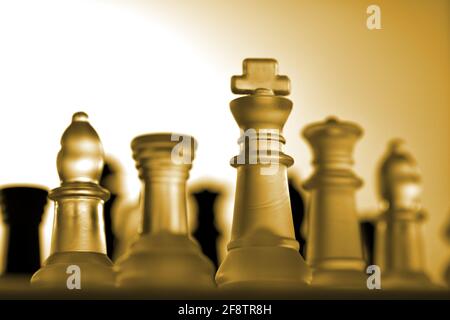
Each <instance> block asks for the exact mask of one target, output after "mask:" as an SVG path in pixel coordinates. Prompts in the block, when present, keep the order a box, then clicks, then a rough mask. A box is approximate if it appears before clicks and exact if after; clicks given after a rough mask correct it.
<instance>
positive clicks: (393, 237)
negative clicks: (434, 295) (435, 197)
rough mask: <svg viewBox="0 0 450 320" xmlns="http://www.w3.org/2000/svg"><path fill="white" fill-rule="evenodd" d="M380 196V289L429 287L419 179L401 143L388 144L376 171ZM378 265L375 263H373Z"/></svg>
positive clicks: (414, 164)
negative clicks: (385, 153) (382, 238)
mask: <svg viewBox="0 0 450 320" xmlns="http://www.w3.org/2000/svg"><path fill="white" fill-rule="evenodd" d="M379 190H380V196H381V198H382V201H383V203H384V207H385V208H386V210H385V212H384V213H383V215H382V217H381V218H380V227H381V228H382V230H383V232H382V234H383V236H384V240H383V241H382V242H381V244H382V245H383V247H382V248H381V249H380V250H379V252H380V253H381V254H382V255H383V256H382V257H381V259H380V260H381V261H382V263H380V264H381V275H382V284H381V285H382V288H385V289H423V288H426V287H429V286H430V285H432V283H431V281H430V280H429V278H428V276H427V275H426V272H425V261H424V245H423V236H422V230H421V229H422V224H423V222H424V221H425V216H426V215H425V212H424V210H423V208H422V204H421V198H420V197H421V193H422V185H421V177H420V172H419V169H418V167H417V164H416V161H415V160H414V158H413V157H412V156H411V154H410V153H409V152H407V151H406V150H405V149H404V148H403V143H402V141H401V140H394V141H392V142H391V144H390V146H389V149H388V151H387V155H386V156H385V157H384V159H383V160H382V163H381V167H380V171H379ZM376 263H377V264H378V262H376Z"/></svg>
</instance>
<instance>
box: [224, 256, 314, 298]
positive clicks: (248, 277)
mask: <svg viewBox="0 0 450 320" xmlns="http://www.w3.org/2000/svg"><path fill="white" fill-rule="evenodd" d="M310 281H311V272H310V270H309V267H308V266H307V265H306V263H305V262H304V260H303V259H302V257H301V256H300V254H299V253H298V251H296V250H294V249H292V248H286V247H245V248H234V249H232V250H230V251H229V252H228V255H227V257H226V258H225V260H224V262H223V263H222V265H221V266H220V268H219V270H218V271H217V275H216V282H217V284H218V286H219V287H221V288H224V289H226V288H244V289H245V288H248V289H252V288H261V289H264V288H266V289H268V290H270V289H271V288H274V286H276V287H286V288H290V287H292V288H294V287H297V288H298V287H305V286H307V285H308V284H309V282H310Z"/></svg>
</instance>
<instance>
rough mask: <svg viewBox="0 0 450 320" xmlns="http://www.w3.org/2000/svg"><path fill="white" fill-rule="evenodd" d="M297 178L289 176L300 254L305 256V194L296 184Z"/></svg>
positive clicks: (290, 197) (293, 217) (290, 196)
mask: <svg viewBox="0 0 450 320" xmlns="http://www.w3.org/2000/svg"><path fill="white" fill-rule="evenodd" d="M294 180H295V179H294V178H293V177H292V178H291V177H289V176H288V186H289V199H290V201H291V207H292V221H293V223H294V232H295V239H296V240H297V241H298V243H299V245H300V251H299V252H300V254H301V255H302V257H303V258H305V253H306V250H305V248H306V238H305V237H304V234H303V232H302V225H303V223H304V222H305V203H304V201H303V195H302V193H301V191H300V190H299V188H298V187H297V186H296V183H295V181H294Z"/></svg>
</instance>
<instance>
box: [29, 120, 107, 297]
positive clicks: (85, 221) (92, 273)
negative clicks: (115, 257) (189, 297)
mask: <svg viewBox="0 0 450 320" xmlns="http://www.w3.org/2000/svg"><path fill="white" fill-rule="evenodd" d="M103 163H104V153H103V147H102V144H101V142H100V139H99V137H98V135H97V133H96V132H95V130H94V129H93V128H92V127H91V125H90V124H89V122H88V116H87V114H85V113H83V112H78V113H75V114H74V115H73V117H72V123H71V125H70V126H69V127H68V128H67V129H66V131H65V132H64V134H63V136H62V138H61V150H60V151H59V153H58V158H57V168H58V174H59V177H60V180H61V186H60V187H58V188H56V189H53V190H51V191H50V194H49V198H50V199H52V200H54V201H55V218H54V224H53V233H52V243H51V253H50V256H49V257H48V258H47V260H46V261H45V263H44V265H43V267H42V268H41V269H40V270H39V271H37V272H36V273H35V274H34V275H33V277H32V279H31V284H32V285H34V286H37V287H44V288H55V289H66V290H67V289H68V284H67V283H68V277H69V276H70V274H71V272H76V271H74V270H75V269H73V266H76V267H78V271H79V272H80V276H81V281H80V283H79V284H80V286H81V288H82V289H83V290H86V289H87V290H89V289H97V288H105V287H113V286H114V273H113V268H112V266H113V265H112V262H111V261H110V260H109V258H108V257H107V255H106V241H105V232H104V229H103V204H104V202H105V201H106V200H107V199H108V197H109V192H108V191H107V190H105V189H103V188H102V187H100V186H99V184H98V183H99V179H100V175H101V172H102V168H103ZM69 267H70V268H69Z"/></svg>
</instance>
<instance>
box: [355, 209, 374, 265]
mask: <svg viewBox="0 0 450 320" xmlns="http://www.w3.org/2000/svg"><path fill="white" fill-rule="evenodd" d="M378 219H379V216H378V212H377V213H375V214H374V213H373V212H368V211H366V212H363V213H361V215H360V217H359V227H360V229H361V239H362V246H363V255H364V260H365V261H366V265H367V266H370V265H373V264H374V263H375V246H376V244H375V242H376V241H377V237H376V236H377V232H376V231H377V225H378Z"/></svg>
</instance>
